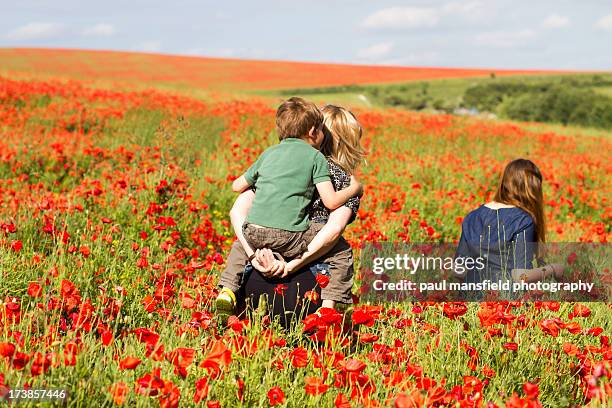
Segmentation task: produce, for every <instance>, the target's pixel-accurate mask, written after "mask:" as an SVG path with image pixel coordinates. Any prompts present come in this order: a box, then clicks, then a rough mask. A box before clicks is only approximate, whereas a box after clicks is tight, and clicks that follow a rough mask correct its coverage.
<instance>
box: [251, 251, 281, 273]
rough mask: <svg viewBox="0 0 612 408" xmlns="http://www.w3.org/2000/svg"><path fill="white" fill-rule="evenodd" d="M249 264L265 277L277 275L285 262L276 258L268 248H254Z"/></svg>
mask: <svg viewBox="0 0 612 408" xmlns="http://www.w3.org/2000/svg"><path fill="white" fill-rule="evenodd" d="M251 264H252V265H253V267H254V268H255V269H257V270H258V271H259V272H261V273H262V275H264V276H265V277H267V278H270V277H272V276H279V275H281V274H282V272H283V271H284V269H285V262H283V261H280V260H278V259H276V258H275V257H274V254H273V253H272V251H271V250H269V249H268V248H262V249H258V250H256V251H255V258H253V261H251Z"/></svg>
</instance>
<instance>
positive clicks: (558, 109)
mask: <svg viewBox="0 0 612 408" xmlns="http://www.w3.org/2000/svg"><path fill="white" fill-rule="evenodd" d="M498 112H499V113H500V114H502V116H504V117H508V118H510V119H515V120H521V121H536V122H554V123H561V124H563V125H569V124H572V125H580V126H589V127H597V128H603V129H610V128H612V98H609V97H607V96H604V95H600V94H597V93H595V92H594V91H592V90H590V89H583V88H572V87H564V86H560V85H556V86H552V87H550V88H548V89H547V90H545V91H542V92H534V91H531V92H525V93H522V94H520V95H517V96H514V97H507V98H506V99H505V100H504V101H503V103H501V104H500V106H499V109H498Z"/></svg>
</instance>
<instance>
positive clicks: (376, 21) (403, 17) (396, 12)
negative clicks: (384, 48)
mask: <svg viewBox="0 0 612 408" xmlns="http://www.w3.org/2000/svg"><path fill="white" fill-rule="evenodd" d="M439 19H440V17H439V12H438V10H436V9H434V8H426V7H390V8H386V9H382V10H379V11H377V12H375V13H374V14H370V15H369V16H367V17H366V18H365V20H363V22H362V23H361V25H362V27H364V28H373V29H380V28H391V29H402V28H418V27H433V26H435V25H436V24H438V21H439Z"/></svg>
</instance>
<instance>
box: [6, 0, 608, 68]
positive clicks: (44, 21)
mask: <svg viewBox="0 0 612 408" xmlns="http://www.w3.org/2000/svg"><path fill="white" fill-rule="evenodd" d="M0 5H1V8H0V9H1V10H2V12H1V14H0V47H66V48H88V49H111V50H127V51H147V52H160V53H169V54H185V55H201V56H216V57H232V58H250V59H277V60H295V61H321V62H342V63H365V64H386V65H407V66H444V67H483V68H484V67H495V68H534V69H546V68H549V69H553V68H558V69H602V70H610V69H612V1H611V0H583V1H579V0H574V1H571V0H555V1H549V0H541V1H540V0H531V1H524V0H514V1H511V0H456V1H453V0H449V1H436V0H434V1H420V0H415V1H386V0H380V1H355V0H338V1H331V0H330V1H322V0H303V1H294V0H284V1H280V0H278V1H276V0H274V1H273V0H268V1H253V0H250V1H244V0H235V1H231V0H230V1H209V0H200V1H195V0H176V1H157V0H151V1H143V0H134V1H129V0H125V1H117V0H105V1H95V2H94V1H87V0H81V1H77V0H55V1H40V0H20V1H18V2H16V1H7V0H0Z"/></svg>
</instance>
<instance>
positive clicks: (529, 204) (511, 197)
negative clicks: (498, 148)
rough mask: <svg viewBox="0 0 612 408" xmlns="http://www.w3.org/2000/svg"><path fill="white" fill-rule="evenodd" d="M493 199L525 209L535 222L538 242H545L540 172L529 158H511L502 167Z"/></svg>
mask: <svg viewBox="0 0 612 408" xmlns="http://www.w3.org/2000/svg"><path fill="white" fill-rule="evenodd" d="M495 201H497V202H498V203H503V204H510V205H514V206H515V207H518V208H520V209H522V210H524V211H526V212H527V213H528V214H529V215H531V218H533V221H534V223H535V227H536V235H537V241H538V242H546V225H545V221H544V197H543V194H542V173H540V169H538V166H536V165H535V164H534V163H533V162H532V161H531V160H526V159H517V160H513V161H511V162H510V163H508V165H507V166H506V168H505V169H504V173H503V174H502V177H501V180H500V183H499V186H498V187H497V191H496V192H495Z"/></svg>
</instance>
